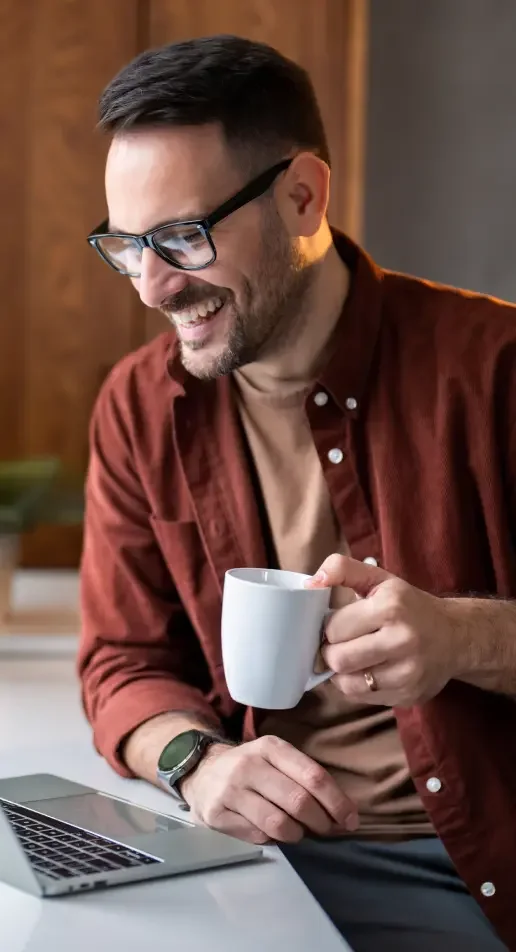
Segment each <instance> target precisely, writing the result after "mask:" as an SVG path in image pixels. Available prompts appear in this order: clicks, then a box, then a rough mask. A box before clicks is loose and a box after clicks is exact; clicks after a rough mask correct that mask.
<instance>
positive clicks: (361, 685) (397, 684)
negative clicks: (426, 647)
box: [333, 662, 409, 705]
mask: <svg viewBox="0 0 516 952" xmlns="http://www.w3.org/2000/svg"><path fill="white" fill-rule="evenodd" d="M371 673H372V674H373V675H374V678H375V681H376V683H377V685H378V690H377V691H371V688H370V687H369V686H368V684H367V682H366V679H365V677H364V672H363V671H362V672H361V673H360V674H358V673H355V674H338V675H336V677H335V678H334V679H333V680H334V681H335V683H336V685H337V687H338V688H339V690H340V691H342V693H343V694H345V695H346V697H347V698H349V700H353V701H366V702H368V703H370V704H384V703H388V704H389V705H390V704H391V703H392V702H391V701H387V702H386V701H384V700H383V698H384V697H385V696H389V697H390V698H392V696H393V694H394V695H399V694H400V692H404V691H407V690H408V688H409V685H408V683H407V674H408V672H407V665H406V663H404V662H399V663H398V664H383V665H378V666H377V667H374V668H372V670H371Z"/></svg>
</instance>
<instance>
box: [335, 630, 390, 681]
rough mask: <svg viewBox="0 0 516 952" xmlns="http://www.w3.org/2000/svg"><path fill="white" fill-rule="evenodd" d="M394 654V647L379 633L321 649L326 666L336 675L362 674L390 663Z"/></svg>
mask: <svg viewBox="0 0 516 952" xmlns="http://www.w3.org/2000/svg"><path fill="white" fill-rule="evenodd" d="M394 652H395V646H393V645H392V644H389V643H388V642H387V641H386V639H385V637H384V636H383V634H381V633H380V632H375V633H374V634H372V635H363V636H362V638H356V639H355V640H354V641H348V642H342V643H340V644H333V645H324V646H323V648H322V649H321V654H322V657H323V659H324V662H325V664H326V666H327V667H328V668H329V669H330V671H335V672H336V673H337V674H354V673H355V672H359V673H362V674H363V672H364V671H365V670H366V669H367V668H375V667H377V666H378V665H382V664H385V663H386V662H388V661H392V659H393V654H394Z"/></svg>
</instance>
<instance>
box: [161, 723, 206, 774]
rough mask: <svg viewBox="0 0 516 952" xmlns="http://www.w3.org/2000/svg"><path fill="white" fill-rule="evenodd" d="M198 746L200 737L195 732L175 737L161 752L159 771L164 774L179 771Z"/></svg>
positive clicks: (187, 732)
mask: <svg viewBox="0 0 516 952" xmlns="http://www.w3.org/2000/svg"><path fill="white" fill-rule="evenodd" d="M198 744H199V735H198V732H197V731H195V730H191V731H185V733H184V734H179V735H178V736H177V737H174V740H171V741H170V743H169V744H167V746H166V747H165V749H164V750H163V751H162V752H161V756H160V758H159V764H158V769H159V770H162V771H164V773H167V772H168V771H169V770H177V768H178V767H180V766H181V764H182V763H183V762H184V761H185V760H187V759H188V757H189V756H190V754H193V752H194V750H195V749H196V747H197V746H198Z"/></svg>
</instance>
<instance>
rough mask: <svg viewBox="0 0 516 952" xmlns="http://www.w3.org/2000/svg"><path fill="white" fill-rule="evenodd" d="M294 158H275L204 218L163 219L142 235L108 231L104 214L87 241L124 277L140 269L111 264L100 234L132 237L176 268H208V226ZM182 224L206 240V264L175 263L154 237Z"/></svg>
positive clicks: (260, 189) (210, 241) (256, 192)
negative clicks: (163, 222)
mask: <svg viewBox="0 0 516 952" xmlns="http://www.w3.org/2000/svg"><path fill="white" fill-rule="evenodd" d="M293 161H294V159H293V158H291V159H283V161H281V162H278V163H277V164H276V165H273V166H272V167H271V168H270V169H267V170H266V171H265V172H262V173H261V174H260V175H258V176H257V177H256V178H255V179H253V180H252V181H251V182H249V183H248V184H247V185H244V187H243V188H241V189H240V191H238V192H237V193H236V195H233V197H232V198H229V199H228V200H227V201H225V202H223V204H222V205H219V207H218V208H216V209H215V211H213V212H212V213H211V215H208V216H207V217H206V218H195V219H192V220H188V221H171V222H166V223H165V224H163V225H158V227H157V228H151V229H150V231H146V232H144V233H143V234H141V235H129V234H125V233H124V232H114V231H108V230H107V228H108V219H107V218H106V219H105V221H103V222H102V223H101V224H100V225H98V226H97V228H94V229H93V231H92V232H90V234H89V235H88V238H87V241H88V243H89V244H90V245H91V247H92V248H94V249H95V251H96V252H97V253H98V254H99V255H100V257H101V258H102V260H103V261H105V262H106V263H107V264H108V265H109V266H110V267H111V268H113V270H114V271H116V272H117V273H118V274H122V275H124V276H125V277H129V278H139V277H140V274H141V272H139V271H137V272H135V271H121V270H120V268H117V266H116V264H113V262H112V261H110V259H109V258H108V257H107V255H105V254H104V252H103V251H102V248H101V247H100V244H99V241H100V240H101V239H102V238H128V239H130V240H131V241H133V242H134V243H135V244H136V246H137V247H138V248H139V249H140V250H141V251H143V250H144V248H151V249H152V251H155V252H156V254H157V255H159V257H160V258H162V259H163V261H166V262H167V264H169V265H171V267H173V268H177V269H178V270H179V271H202V270H203V269H204V268H208V267H209V266H210V265H211V264H213V262H214V261H215V260H216V258H217V249H216V247H215V243H214V241H213V238H212V236H211V229H212V228H214V227H215V225H218V224H219V222H221V221H223V219H224V218H227V217H228V216H229V215H232V214H233V212H236V211H238V209H239V208H243V206H244V205H247V204H248V203H249V202H252V201H254V200H255V199H256V198H260V196H261V195H264V193H265V192H266V191H267V189H268V188H270V186H271V185H272V183H273V182H274V180H275V179H276V178H277V177H278V175H279V174H280V172H285V171H286V169H288V168H289V166H290V165H291V164H292V162H293ZM181 225H185V226H186V225H188V226H189V227H192V226H195V227H196V228H197V229H198V230H199V231H200V232H201V234H202V235H203V236H204V238H205V239H206V241H207V242H208V244H209V246H210V248H211V251H212V257H211V258H210V260H209V261H207V262H206V264H197V265H184V264H176V262H175V261H171V260H170V258H168V257H167V255H166V254H165V253H164V251H163V250H162V249H161V248H160V247H159V244H158V243H157V242H156V241H155V239H154V236H155V235H156V234H157V232H159V231H162V230H163V229H164V228H170V227H171V226H174V227H178V226H181Z"/></svg>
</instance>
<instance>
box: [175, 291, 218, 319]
mask: <svg viewBox="0 0 516 952" xmlns="http://www.w3.org/2000/svg"><path fill="white" fill-rule="evenodd" d="M222 304H223V301H222V298H219V297H217V298H211V299H210V300H209V301H203V302H202V303H201V304H197V305H196V306H195V307H189V308H187V309H186V310H184V311H181V312H180V313H179V314H174V317H175V319H176V320H177V321H179V323H180V324H192V323H193V322H194V321H199V320H201V318H203V317H207V316H208V314H213V312H214V311H217V310H218V309H219V307H222Z"/></svg>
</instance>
